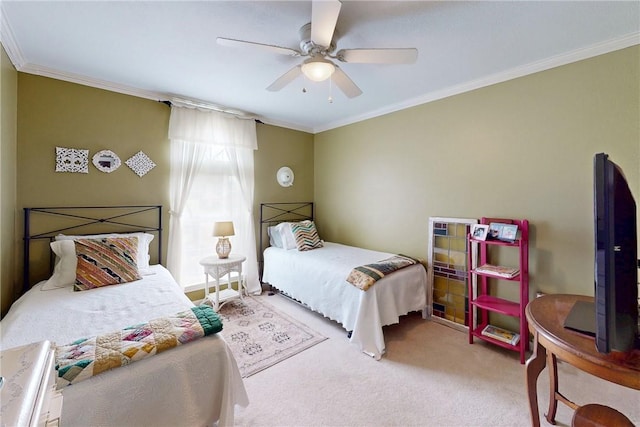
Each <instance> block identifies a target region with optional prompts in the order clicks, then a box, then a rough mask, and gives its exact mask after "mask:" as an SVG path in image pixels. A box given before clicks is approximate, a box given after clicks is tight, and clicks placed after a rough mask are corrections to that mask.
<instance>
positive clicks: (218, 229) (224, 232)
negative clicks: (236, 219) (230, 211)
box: [213, 221, 235, 237]
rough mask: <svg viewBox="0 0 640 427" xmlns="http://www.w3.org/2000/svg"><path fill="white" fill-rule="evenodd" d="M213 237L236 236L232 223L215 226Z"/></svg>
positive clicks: (225, 222)
mask: <svg viewBox="0 0 640 427" xmlns="http://www.w3.org/2000/svg"><path fill="white" fill-rule="evenodd" d="M213 235H214V236H215V237H226V236H233V235H235V231H234V230H233V222H232V221H221V222H216V223H214V224H213Z"/></svg>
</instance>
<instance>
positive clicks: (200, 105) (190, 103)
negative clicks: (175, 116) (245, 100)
mask: <svg viewBox="0 0 640 427" xmlns="http://www.w3.org/2000/svg"><path fill="white" fill-rule="evenodd" d="M158 102H160V103H162V104H165V105H167V106H169V107H173V106H174V105H178V104H184V105H185V106H189V107H195V108H202V109H205V110H211V111H217V112H220V113H225V114H230V115H232V116H234V117H236V118H238V119H242V120H249V119H253V120H255V122H256V123H260V124H264V123H263V122H262V120H260V119H257V118H255V117H251V116H246V117H243V113H241V112H238V111H230V110H225V109H223V108H220V107H216V106H215V105H210V104H204V103H198V102H193V101H188V100H184V99H180V100H176V103H175V104H174V103H173V102H171V101H169V100H158Z"/></svg>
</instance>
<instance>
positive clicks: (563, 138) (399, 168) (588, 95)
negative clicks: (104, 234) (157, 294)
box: [0, 46, 640, 307]
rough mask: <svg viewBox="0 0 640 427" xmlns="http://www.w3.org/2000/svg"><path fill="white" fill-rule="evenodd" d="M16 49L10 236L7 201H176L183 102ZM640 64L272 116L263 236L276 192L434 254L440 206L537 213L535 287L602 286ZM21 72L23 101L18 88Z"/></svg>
mask: <svg viewBox="0 0 640 427" xmlns="http://www.w3.org/2000/svg"><path fill="white" fill-rule="evenodd" d="M5 60H6V58H4V57H3V66H2V82H3V86H2V89H3V90H2V106H3V108H2V120H3V123H2V125H3V129H2V152H1V153H0V154H2V157H1V158H0V161H2V175H1V176H0V178H2V181H1V182H0V187H1V189H2V211H0V214H1V215H2V217H0V226H1V229H0V231H1V232H4V233H5V234H6V233H7V230H10V228H11V227H12V226H13V223H14V220H13V219H7V212H8V215H9V216H11V215H12V214H13V215H15V214H16V213H18V214H19V213H21V210H22V207H24V206H43V205H52V204H53V205H58V204H66V205H74V204H86V205H92V204H94V205H95V204H128V203H151V204H155V203H161V204H163V205H164V206H165V207H167V209H168V174H169V166H168V156H169V147H168V140H167V124H168V118H169V112H170V110H169V108H168V107H167V106H165V105H163V104H161V103H158V102H155V101H151V100H145V99H140V98H136V97H132V96H128V95H122V94H117V93H112V92H108V91H104V90H101V89H95V88H90V87H86V86H82V85H77V84H72V83H67V82H63V81H58V80H54V79H49V78H44V77H38V76H34V75H28V74H24V73H16V72H15V70H13V68H12V67H7V66H6V65H4V64H6V62H7V61H5ZM639 64H640V47H638V46H635V47H632V48H628V49H624V50H620V51H617V52H613V53H610V54H607V55H602V56H599V57H595V58H592V59H588V60H585V61H580V62H578V63H574V64H569V65H566V66H563V67H558V68H555V69H552V70H549V71H545V72H541V73H537V74H533V75H530V76H526V77H522V78H518V79H515V80H511V81H508V82H505V83H501V84H496V85H493V86H490V87H487V88H483V89H478V90H475V91H472V92H468V93H464V94H461V95H457V96H453V97H450V98H446V99H443V100H440V101H436V102H431V103H428V104H424V105H421V106H417V107H413V108H410V109H407V110H404V111H400V112H397V113H393V114H388V115H385V116H381V117H378V118H375V119H371V120H366V121H363V122H359V123H356V124H353V125H349V126H344V127H342V128H339V129H334V130H330V131H326V132H322V133H320V134H317V135H310V134H308V133H304V132H299V131H293V130H289V129H284V128H279V127H275V126H269V125H264V124H259V125H258V126H257V132H258V150H257V151H256V153H255V176H256V186H255V204H254V208H255V217H256V232H257V235H258V233H259V232H260V229H259V226H258V224H257V219H258V215H259V210H258V208H259V204H260V203H262V202H284V201H308V200H313V201H315V203H316V214H317V223H318V229H319V232H320V234H321V237H322V238H324V239H326V240H332V241H337V242H343V243H347V244H354V245H359V246H364V247H369V248H373V249H378V250H384V251H387V252H401V253H407V254H409V255H413V256H417V257H420V258H426V254H427V244H428V219H429V217H432V216H447V217H464V218H469V217H470V218H479V217H481V216H503V217H515V218H527V219H529V220H530V221H531V223H532V230H531V250H530V260H531V266H530V269H531V279H532V280H531V293H532V294H533V293H534V292H535V291H538V290H539V291H543V292H555V293H580V294H592V283H593V242H592V240H593V236H592V233H593V223H592V222H593V219H592V215H593V214H592V159H593V155H594V154H595V153H596V152H601V151H604V152H607V153H608V154H610V155H611V158H612V159H613V160H614V161H616V162H617V163H618V164H619V165H620V166H621V167H622V168H623V170H624V171H625V173H626V175H627V178H628V179H629V181H630V183H631V185H632V191H633V192H634V194H635V195H636V198H637V199H640V174H639V170H640V134H639V128H640V126H639V119H638V117H640V107H639V99H640V88H639V81H640V70H639ZM7 68H9V69H7ZM12 73H13V74H12ZM12 75H13V80H14V81H15V80H16V75H17V83H13V85H14V86H15V85H17V101H16V100H15V99H13V100H12V98H11V96H7V95H6V94H5V85H6V83H5V80H8V81H9V83H8V86H9V88H11V83H10V82H11V79H12V77H11V76H12ZM14 98H15V96H14ZM16 102H17V106H18V108H17V171H15V172H11V171H10V168H9V172H5V170H7V169H5V162H6V157H5V156H6V153H9V156H11V150H12V149H13V150H15V147H16V145H15V144H16V143H15V138H16V137H15V136H14V141H13V142H12V141H11V136H10V135H9V137H8V138H7V137H6V134H7V133H9V134H10V126H9V131H7V125H6V122H7V121H8V122H9V124H10V123H11V117H10V116H11V114H10V113H11V105H15V103H16ZM6 105H9V109H8V111H9V114H8V115H7V114H6V108H5V107H6ZM14 115H15V112H14ZM56 146H63V147H75V148H87V149H90V150H91V153H90V155H93V153H95V152H96V151H98V150H101V149H110V150H112V151H114V152H116V153H117V154H119V155H120V157H121V158H122V159H123V160H125V159H127V158H128V157H129V156H131V155H133V154H135V153H136V152H137V151H139V150H142V151H144V152H145V153H147V154H148V155H149V156H150V157H151V158H152V159H153V160H154V162H155V163H156V164H157V165H158V166H157V167H156V168H155V169H153V170H152V171H151V172H150V173H149V174H148V175H146V176H145V177H143V178H139V177H137V176H136V175H135V174H133V173H132V172H131V171H130V170H129V169H128V168H127V167H126V166H125V165H123V166H122V167H121V168H120V169H118V170H117V171H115V172H113V173H111V174H104V173H102V172H99V171H98V170H96V169H95V168H94V167H93V166H90V173H89V174H71V173H56V172H54V166H55V147H56ZM12 147H13V148H12ZM281 166H289V167H291V168H292V169H293V170H294V172H295V184H294V186H293V187H290V188H282V187H280V186H279V185H278V184H277V183H276V180H275V173H276V171H277V170H278V168H280V167H281ZM6 174H8V175H9V177H8V181H7V178H5V175H6ZM14 174H15V178H12V176H13V175H14ZM12 179H15V180H16V181H17V196H12V195H11V188H12V184H11V180H12ZM7 182H8V184H7ZM14 185H15V184H14ZM13 197H17V202H13V201H12V200H13ZM165 216H167V218H165V222H164V223H165V224H168V214H167V213H166V212H165ZM19 225H20V224H19ZM16 229H17V230H20V227H19V226H18V227H16ZM20 239H21V235H20V231H18V232H16V235H15V236H14V237H13V240H12V242H13V243H12V245H13V246H14V250H13V251H12V250H10V249H9V250H8V251H7V248H6V246H7V245H6V243H5V242H6V241H7V240H6V239H5V237H4V235H3V240H2V242H3V245H2V246H1V247H0V250H2V252H1V261H2V264H1V266H2V270H1V271H2V273H1V274H2V276H3V277H2V285H1V287H2V288H1V290H2V296H3V301H2V306H3V307H5V304H6V295H10V294H11V292H12V291H11V289H12V288H13V286H12V283H11V281H19V276H20V275H19V274H17V273H15V272H14V273H13V275H10V276H12V277H13V279H11V278H8V279H5V277H6V276H7V275H8V273H7V272H6V268H7V267H6V265H10V264H11V263H15V264H18V266H15V267H14V268H15V270H16V271H20V265H19V264H20V263H21V260H20V259H18V262H16V261H15V259H12V257H13V258H15V257H14V256H13V255H12V253H16V252H17V253H19V250H20V247H21V242H20ZM9 240H11V239H9ZM165 243H166V239H165ZM9 246H11V245H9ZM165 253H166V252H165ZM18 258H19V257H18ZM43 274H44V273H43ZM18 285H19V284H18Z"/></svg>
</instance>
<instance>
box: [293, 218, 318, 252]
mask: <svg viewBox="0 0 640 427" xmlns="http://www.w3.org/2000/svg"><path fill="white" fill-rule="evenodd" d="M291 231H292V232H293V236H294V237H295V238H296V246H297V248H298V250H299V251H310V250H312V249H317V248H321V247H322V246H323V245H322V240H320V237H319V236H318V231H317V230H316V225H315V223H314V222H313V221H300V222H298V223H293V224H291Z"/></svg>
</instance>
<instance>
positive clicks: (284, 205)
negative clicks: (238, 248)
mask: <svg viewBox="0 0 640 427" xmlns="http://www.w3.org/2000/svg"><path fill="white" fill-rule="evenodd" d="M313 214H314V209H313V202H279V203H260V239H259V240H260V248H259V252H260V258H259V259H260V265H261V266H262V262H263V259H262V252H263V251H264V250H265V247H264V240H263V238H264V237H265V235H266V234H267V230H266V228H267V227H271V226H274V225H277V224H280V223H281V222H298V221H304V220H311V221H313ZM267 241H269V240H268V235H267ZM261 277H262V275H261Z"/></svg>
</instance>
